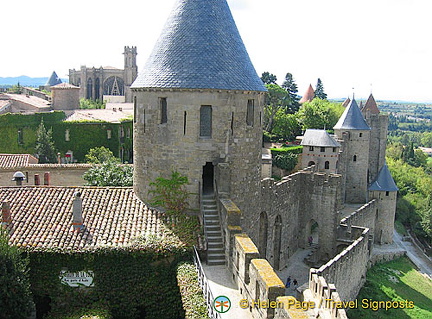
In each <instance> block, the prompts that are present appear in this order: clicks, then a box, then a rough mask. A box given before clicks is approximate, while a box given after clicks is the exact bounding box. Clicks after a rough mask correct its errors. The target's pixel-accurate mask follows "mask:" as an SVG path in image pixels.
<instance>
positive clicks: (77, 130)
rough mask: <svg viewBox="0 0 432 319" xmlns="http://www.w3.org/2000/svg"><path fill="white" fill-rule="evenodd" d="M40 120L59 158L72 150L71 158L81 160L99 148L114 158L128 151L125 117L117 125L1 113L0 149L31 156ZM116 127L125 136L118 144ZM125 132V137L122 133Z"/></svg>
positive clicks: (53, 114) (62, 116)
mask: <svg viewBox="0 0 432 319" xmlns="http://www.w3.org/2000/svg"><path fill="white" fill-rule="evenodd" d="M42 118H43V121H44V124H45V127H46V128H47V130H48V129H50V128H52V130H53V140H54V145H55V147H56V149H57V151H59V152H60V153H61V155H62V156H64V154H65V153H66V152H67V151H69V150H72V151H73V152H74V158H75V159H77V160H78V161H79V162H83V161H84V156H85V154H87V152H88V151H89V150H90V149H92V148H94V147H99V146H105V147H107V148H109V149H110V150H111V151H112V152H113V153H114V155H115V156H116V157H119V156H120V148H121V147H123V149H124V150H127V151H130V152H132V147H133V146H132V142H133V138H132V134H133V122H132V120H131V119H130V118H125V119H124V121H121V123H109V122H102V121H91V122H89V121H73V122H64V119H65V118H66V115H65V113H64V112H60V111H54V112H50V113H35V114H27V115H24V114H15V113H14V114H11V113H8V114H3V115H0V128H1V129H0V150H1V151H2V152H3V153H11V154H23V153H25V154H34V153H35V149H34V148H35V145H36V131H37V128H38V126H39V124H40V122H41V120H42ZM120 125H121V126H123V129H124V132H125V137H124V139H122V141H120V136H119V131H120ZM18 130H21V131H22V143H19V141H18ZM66 130H69V141H66V140H65V132H66ZM107 130H111V139H108V137H107ZM127 130H129V132H130V136H129V138H128V137H127V136H126V131H127Z"/></svg>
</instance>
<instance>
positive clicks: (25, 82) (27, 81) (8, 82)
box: [0, 75, 68, 87]
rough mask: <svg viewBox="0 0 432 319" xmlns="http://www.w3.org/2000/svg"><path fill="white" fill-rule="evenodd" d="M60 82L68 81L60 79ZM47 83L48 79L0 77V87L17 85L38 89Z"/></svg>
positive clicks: (23, 76) (24, 76)
mask: <svg viewBox="0 0 432 319" xmlns="http://www.w3.org/2000/svg"><path fill="white" fill-rule="evenodd" d="M61 80H62V82H68V79H61ZM47 81H48V77H43V78H32V77H29V76H26V75H22V76H16V77H4V78H3V77H0V87H10V86H13V85H17V84H18V83H19V84H20V85H22V86H30V87H39V86H40V85H45V83H46V82H47Z"/></svg>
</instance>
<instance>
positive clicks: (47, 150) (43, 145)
mask: <svg viewBox="0 0 432 319" xmlns="http://www.w3.org/2000/svg"><path fill="white" fill-rule="evenodd" d="M36 134H37V140H36V147H35V151H36V155H37V156H38V158H39V163H42V164H43V163H55V162H56V160H57V155H56V150H55V147H54V142H53V139H52V129H49V130H48V131H47V130H46V128H45V125H44V123H43V119H42V120H41V123H40V124H39V127H38V130H37V133H36Z"/></svg>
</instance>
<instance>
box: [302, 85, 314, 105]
mask: <svg viewBox="0 0 432 319" xmlns="http://www.w3.org/2000/svg"><path fill="white" fill-rule="evenodd" d="M314 97H315V91H314V89H313V88H312V84H309V87H308V88H307V90H306V92H305V94H304V95H303V97H302V98H301V100H300V102H299V103H300V104H303V103H305V102H310V101H312V100H313V99H314Z"/></svg>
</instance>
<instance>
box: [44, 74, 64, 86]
mask: <svg viewBox="0 0 432 319" xmlns="http://www.w3.org/2000/svg"><path fill="white" fill-rule="evenodd" d="M60 83H62V80H60V78H59V77H58V75H57V73H56V72H55V71H53V73H52V74H51V76H50V78H49V79H48V81H47V82H46V83H45V86H54V85H57V84H60Z"/></svg>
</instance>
